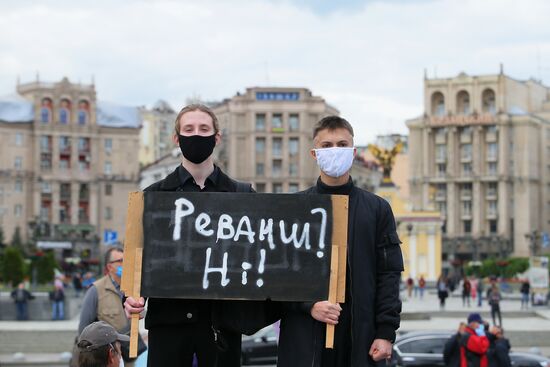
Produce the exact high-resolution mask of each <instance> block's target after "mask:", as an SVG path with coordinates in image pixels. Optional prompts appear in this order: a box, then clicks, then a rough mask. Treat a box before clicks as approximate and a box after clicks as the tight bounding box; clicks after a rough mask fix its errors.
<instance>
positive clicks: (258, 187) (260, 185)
mask: <svg viewBox="0 0 550 367" xmlns="http://www.w3.org/2000/svg"><path fill="white" fill-rule="evenodd" d="M256 192H265V183H260V182H256Z"/></svg>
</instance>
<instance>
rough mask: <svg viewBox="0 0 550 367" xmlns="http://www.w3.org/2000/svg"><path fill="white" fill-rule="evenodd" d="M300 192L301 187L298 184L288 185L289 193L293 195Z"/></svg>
mask: <svg viewBox="0 0 550 367" xmlns="http://www.w3.org/2000/svg"><path fill="white" fill-rule="evenodd" d="M298 190H299V186H298V184H297V183H289V184H288V192H290V193H293V192H298Z"/></svg>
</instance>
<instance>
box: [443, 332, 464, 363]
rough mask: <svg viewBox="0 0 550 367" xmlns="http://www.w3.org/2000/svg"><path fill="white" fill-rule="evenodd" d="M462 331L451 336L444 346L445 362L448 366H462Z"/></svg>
mask: <svg viewBox="0 0 550 367" xmlns="http://www.w3.org/2000/svg"><path fill="white" fill-rule="evenodd" d="M460 336H461V335H460V333H456V334H455V335H453V336H451V337H450V338H449V340H447V342H446V343H445V347H444V348H443V362H445V366H447V367H460V344H459V341H460Z"/></svg>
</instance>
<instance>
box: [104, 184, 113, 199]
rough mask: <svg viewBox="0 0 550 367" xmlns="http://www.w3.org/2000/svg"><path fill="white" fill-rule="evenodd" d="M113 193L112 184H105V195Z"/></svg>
mask: <svg viewBox="0 0 550 367" xmlns="http://www.w3.org/2000/svg"><path fill="white" fill-rule="evenodd" d="M112 194H113V185H111V184H105V196H111V195H112Z"/></svg>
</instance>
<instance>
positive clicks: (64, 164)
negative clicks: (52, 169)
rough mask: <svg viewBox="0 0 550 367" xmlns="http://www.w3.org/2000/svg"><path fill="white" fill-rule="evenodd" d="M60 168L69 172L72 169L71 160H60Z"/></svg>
mask: <svg viewBox="0 0 550 367" xmlns="http://www.w3.org/2000/svg"><path fill="white" fill-rule="evenodd" d="M59 168H60V169H61V170H68V169H69V168H70V163H69V160H67V159H60V160H59Z"/></svg>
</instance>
